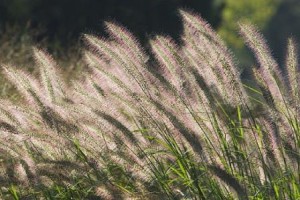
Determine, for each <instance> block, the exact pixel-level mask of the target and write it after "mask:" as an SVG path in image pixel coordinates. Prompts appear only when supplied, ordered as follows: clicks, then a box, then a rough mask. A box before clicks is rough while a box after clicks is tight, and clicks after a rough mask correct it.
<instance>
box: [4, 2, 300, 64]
mask: <svg viewBox="0 0 300 200" xmlns="http://www.w3.org/2000/svg"><path fill="white" fill-rule="evenodd" d="M266 1H267V0H266ZM253 2H254V0H253ZM255 2H256V4H257V6H256V7H257V8H259V9H257V11H255V9H256V8H255V6H253V5H252V4H249V2H247V1H243V2H241V1H234V0H0V39H1V38H3V37H2V35H3V34H4V33H7V32H9V31H7V30H8V29H10V28H11V27H12V26H13V27H18V28H17V29H15V30H16V31H15V32H16V34H15V35H17V34H19V36H18V37H19V38H21V37H22V34H23V33H22V31H23V32H26V31H27V32H28V30H30V31H29V32H31V33H30V34H31V35H32V33H34V37H33V41H34V43H39V42H40V41H43V40H45V39H47V40H48V42H47V47H48V48H49V50H50V51H51V50H53V49H55V50H57V49H65V48H67V47H70V46H72V45H73V44H74V43H76V42H78V38H80V34H82V33H96V34H100V35H102V34H104V27H103V21H104V20H113V21H117V22H119V23H120V24H122V25H124V26H126V27H127V28H128V29H129V30H130V31H132V32H133V33H134V35H135V36H137V37H138V38H139V40H140V41H141V42H143V43H145V42H146V41H147V38H149V36H151V35H152V34H154V33H162V34H168V35H171V36H172V37H173V38H175V39H176V40H178V39H179V35H180V34H181V31H182V23H181V21H180V17H179V16H178V13H177V10H178V8H187V9H191V10H193V11H195V12H197V13H200V14H201V16H202V17H204V18H205V19H206V20H207V21H208V22H209V23H210V24H212V25H213V27H214V28H215V29H217V30H218V31H219V33H221V36H222V37H223V38H224V39H225V40H226V41H227V42H228V44H229V45H232V44H233V45H232V46H231V47H232V48H233V49H234V48H236V51H235V53H237V54H240V55H243V54H245V53H244V51H241V50H240V49H241V48H242V47H241V44H242V41H241V40H239V39H238V34H236V32H237V30H236V27H235V25H236V24H237V21H239V20H240V19H250V21H251V20H253V23H255V24H258V25H259V28H260V29H262V30H263V32H264V34H265V35H266V38H267V40H268V43H269V44H270V47H271V49H272V50H273V53H274V56H275V58H277V59H278V60H279V61H280V62H283V61H284V54H285V51H284V48H283V47H285V46H286V40H287V37H290V36H293V37H294V38H295V39H296V41H298V38H299V35H300V28H299V27H300V26H298V22H299V20H300V1H299V0H268V3H265V4H263V3H261V2H263V1H255ZM258 3H261V5H258ZM274 5H276V6H274ZM263 6H265V8H264V7H263ZM271 6H272V7H273V8H272V9H274V12H272V13H271V14H270V15H271V16H269V17H266V16H264V15H265V13H267V12H263V11H266V10H267V9H268V8H270V7H271ZM262 7H263V8H262ZM260 20H261V21H260ZM260 22H261V23H260ZM22 29H23V30H22ZM13 30H14V29H13ZM32 30H34V31H32ZM11 32H13V31H10V32H9V34H11ZM17 32H18V33H17ZM234 32H235V35H234ZM6 37H7V35H6ZM238 41H239V42H240V46H238V45H237V46H234V43H237V44H238ZM0 45H1V44H0ZM52 52H53V51H52ZM240 55H238V57H239V56H240ZM241 58H242V59H241V60H244V61H245V63H247V62H248V60H250V59H249V58H245V57H243V56H241Z"/></svg>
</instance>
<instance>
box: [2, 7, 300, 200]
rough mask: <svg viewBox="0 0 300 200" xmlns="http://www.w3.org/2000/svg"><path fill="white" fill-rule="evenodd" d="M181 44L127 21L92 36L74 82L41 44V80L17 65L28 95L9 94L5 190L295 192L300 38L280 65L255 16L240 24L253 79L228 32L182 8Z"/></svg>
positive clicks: (141, 194)
mask: <svg viewBox="0 0 300 200" xmlns="http://www.w3.org/2000/svg"><path fill="white" fill-rule="evenodd" d="M180 14H181V16H182V19H183V22H184V32H183V35H182V41H183V45H182V46H178V45H177V44H176V43H175V42H174V41H173V40H172V39H171V38H170V37H168V36H156V37H154V38H153V39H151V41H150V45H151V52H152V54H151V55H150V56H149V55H147V54H146V53H145V51H144V50H143V48H142V47H141V46H140V45H139V43H138V42H137V40H136V39H135V38H134V37H133V36H132V34H131V33H130V32H129V31H128V30H126V29H125V28H124V27H122V26H120V25H118V24H116V23H113V22H107V23H106V28H107V31H108V33H109V35H110V36H109V38H99V37H97V36H93V35H84V40H85V42H86V44H87V49H86V51H85V53H84V58H85V61H86V63H87V69H86V73H85V74H83V76H84V78H82V79H80V80H74V81H73V82H72V85H71V86H70V85H67V84H65V83H64V81H63V80H62V78H61V75H60V72H59V69H58V67H57V66H56V64H55V62H54V60H53V59H52V58H51V56H50V55H48V54H47V53H45V52H44V51H41V50H39V49H36V48H35V49H34V50H33V52H34V58H35V60H36V64H37V65H38V67H39V76H40V78H39V79H37V78H35V77H34V76H32V75H31V74H29V73H26V72H24V71H21V70H18V69H16V68H14V67H11V66H3V69H4V73H5V75H6V78H7V79H8V80H9V81H10V82H11V83H13V84H14V85H15V87H16V89H17V90H18V91H19V92H20V94H21V95H22V96H23V98H24V104H23V105H20V106H16V105H15V104H13V103H11V102H9V101H6V100H2V101H1V104H0V130H1V136H0V141H1V144H2V145H1V151H2V154H1V173H0V184H1V189H2V190H1V191H2V194H1V195H2V198H11V197H13V198H14V199H22V198H28V199H37V198H38V199H39V198H40V199H43V198H44V199H72V198H73V199H220V200H221V199H298V198H299V196H300V194H299V189H300V188H299V180H300V179H299V174H300V173H299V172H300V171H299V169H300V167H299V161H300V160H299V119H300V118H299V95H298V90H299V88H298V86H299V82H298V80H299V77H298V61H297V60H298V59H297V50H296V46H295V43H294V42H293V40H292V39H290V40H289V43H288V48H287V49H288V52H287V61H286V66H285V67H284V68H283V67H282V68H279V66H278V64H277V63H276V61H275V60H274V59H273V58H272V56H271V54H270V52H269V50H268V48H267V46H266V43H265V41H264V39H263V38H262V36H261V34H260V33H258V32H257V30H256V29H255V27H254V26H252V25H248V24H241V25H240V33H241V35H242V37H243V38H244V40H245V41H246V42H247V44H248V46H249V47H250V48H251V49H252V50H253V52H254V54H255V56H256V58H257V61H258V65H259V67H257V68H254V69H253V81H252V82H253V84H251V85H246V84H245V83H243V82H242V80H241V78H240V72H239V69H238V67H237V65H236V63H235V61H234V59H233V57H232V55H231V52H230V51H229V49H228V48H227V47H226V45H225V44H224V42H223V41H222V40H221V39H220V38H219V36H218V35H217V34H216V33H215V32H214V31H213V30H212V29H211V27H210V26H209V25H208V24H207V23H206V22H205V21H204V20H203V19H202V18H201V17H199V16H197V15H195V14H194V13H191V12H188V11H184V10H180Z"/></svg>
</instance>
